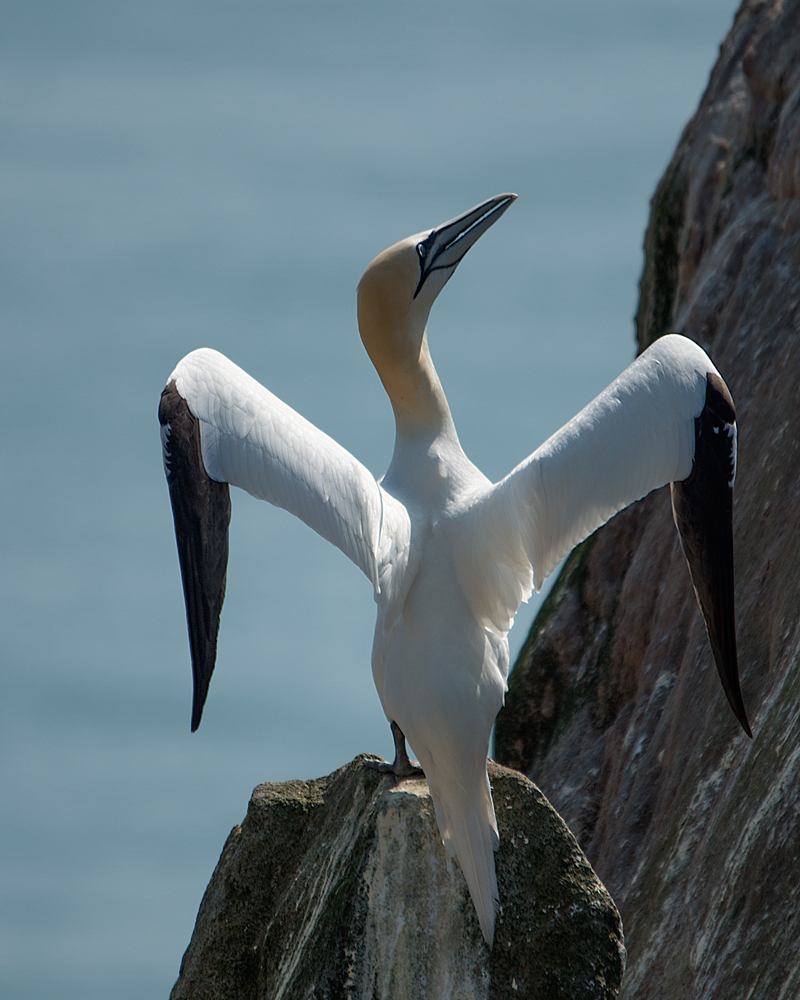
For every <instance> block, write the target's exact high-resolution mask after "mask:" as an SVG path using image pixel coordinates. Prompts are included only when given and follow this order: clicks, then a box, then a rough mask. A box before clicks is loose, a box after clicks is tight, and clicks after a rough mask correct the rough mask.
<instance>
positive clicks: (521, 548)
mask: <svg viewBox="0 0 800 1000" xmlns="http://www.w3.org/2000/svg"><path fill="white" fill-rule="evenodd" d="M714 371H716V369H715V368H714V365H713V364H712V363H711V361H710V360H709V358H708V356H707V355H706V354H705V352H704V351H703V350H702V349H701V348H700V347H698V346H697V344H695V343H694V342H693V341H691V340H688V339H687V338H685V337H681V336H678V335H675V334H671V335H669V336H666V337H662V338H660V339H659V340H658V341H656V343H655V344H653V345H652V346H651V347H650V348H648V349H647V350H646V351H645V352H644V353H643V354H642V355H641V356H640V357H639V358H637V359H636V361H634V363H633V364H632V365H630V367H629V368H627V369H626V370H625V371H624V372H623V373H622V374H621V375H620V376H619V378H617V379H616V380H615V381H614V382H612V383H611V385H610V386H609V387H608V388H607V389H605V390H604V391H603V392H602V393H600V395H599V396H598V397H597V398H596V399H594V400H593V401H592V402H591V403H589V405H588V406H586V407H585V408H584V409H583V410H581V412H580V413H578V414H577V416H575V417H573V418H572V420H570V421H569V423H567V424H565V425H564V427H562V428H561V430H559V431H557V432H556V433H555V434H554V435H553V436H552V437H551V438H549V440H547V441H546V442H545V443H544V444H543V445H542V446H541V447H540V448H538V449H537V450H536V451H535V452H534V453H533V454H532V455H531V456H529V457H528V458H527V459H526V460H525V461H524V462H522V463H521V464H520V465H518V466H517V468H516V469H514V470H513V472H511V473H510V474H509V475H508V476H506V478H505V479H503V480H502V481H501V482H499V483H497V484H496V486H494V487H493V488H492V490H491V491H490V493H489V496H488V497H487V498H486V500H485V502H484V503H481V504H479V505H477V507H476V509H475V511H474V512H473V517H474V519H475V520H474V536H475V538H476V539H481V540H482V541H481V548H483V547H487V548H488V549H490V550H491V551H492V552H494V554H495V559H496V560H497V570H496V575H497V576H498V580H497V581H495V582H494V584H493V586H494V596H492V595H491V594H489V593H488V592H487V589H486V588H485V587H482V588H481V590H482V591H483V593H482V594H481V595H480V596H479V595H478V594H477V593H476V594H475V595H468V599H470V604H471V606H472V607H473V611H475V610H476V608H475V605H476V604H482V605H483V607H482V613H481V615H480V620H482V621H483V622H484V623H485V624H486V625H487V627H491V628H492V629H493V630H496V631H500V632H503V631H506V630H507V629H508V628H509V627H510V625H511V622H512V621H513V616H514V614H515V613H516V609H517V607H518V606H519V602H520V600H524V599H527V598H528V597H529V596H530V593H531V588H532V586H535V587H536V589H537V590H539V589H540V588H541V586H542V584H543V583H544V581H545V580H546V579H547V577H548V576H549V574H550V573H551V572H552V571H553V570H554V569H555V567H556V566H557V565H558V563H559V562H560V560H561V559H562V558H563V557H564V556H565V555H566V554H567V553H568V552H569V551H570V550H571V549H572V548H574V546H575V545H577V544H578V543H579V542H581V541H583V539H584V538H586V537H588V535H590V534H591V533H592V532H593V531H595V530H596V529H597V528H599V527H600V526H601V525H602V524H605V522H606V521H608V520H609V518H611V517H613V515H614V514H616V513H617V512H618V511H620V510H622V509H623V508H624V507H627V506H628V504H631V503H633V502H634V501H635V500H639V499H640V498H641V497H643V496H645V495H646V494H647V493H649V492H650V491H651V490H654V489H656V488H657V487H659V486H664V485H665V484H666V483H669V482H675V481H680V480H682V479H685V478H686V477H687V476H689V475H690V473H691V471H692V461H693V458H694V441H695V428H694V421H695V418H696V417H698V416H699V415H700V413H701V411H702V409H703V406H704V403H705V393H706V376H707V374H708V373H709V372H714ZM479 558H480V556H479ZM487 582H488V581H487Z"/></svg>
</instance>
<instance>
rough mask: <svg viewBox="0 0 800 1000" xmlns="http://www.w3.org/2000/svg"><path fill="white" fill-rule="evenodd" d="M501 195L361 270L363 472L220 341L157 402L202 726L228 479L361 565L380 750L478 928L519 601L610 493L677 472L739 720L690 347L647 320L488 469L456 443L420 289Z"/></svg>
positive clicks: (713, 391) (695, 360) (436, 289)
mask: <svg viewBox="0 0 800 1000" xmlns="http://www.w3.org/2000/svg"><path fill="white" fill-rule="evenodd" d="M515 198H516V195H514V194H501V195H498V196H496V197H494V198H490V199H489V200H488V201H485V202H483V203H482V204H480V205H478V206H477V207H476V208H473V209H471V210H470V211H468V212H465V213H464V214H463V215H460V216H458V217H457V218H455V219H453V220H451V221H450V222H446V223H445V224H444V225H441V226H437V227H436V228H435V229H431V230H428V231H426V232H422V233H417V234H416V235H415V236H410V237H409V238H408V239H405V240H402V241H401V242H400V243H397V244H395V245H394V246H392V247H390V248H389V249H388V250H384V252H383V253H381V254H379V255H378V256H377V257H376V258H375V260H373V261H372V263H371V264H370V265H369V267H368V268H367V270H366V271H365V272H364V275H363V277H362V278H361V281H360V283H359V285H358V327H359V331H360V334H361V339H362V341H363V344H364V347H365V348H366V350H367V353H368V354H369V356H370V358H371V360H372V363H373V364H374V366H375V368H376V370H377V372H378V375H379V376H380V379H381V381H382V383H383V385H384V387H385V389H386V392H387V394H388V396H389V400H390V402H391V404H392V408H393V410H394V416H395V422H396V438H395V445H394V454H393V456H392V460H391V462H390V464H389V467H388V469H387V470H386V473H385V474H384V476H383V477H382V478H381V479H380V480H378V481H377V482H376V481H375V479H374V478H373V476H372V475H371V474H370V472H368V470H367V469H366V468H365V467H364V466H363V465H361V464H360V463H359V462H358V461H357V460H356V459H355V458H353V456H352V455H350V454H349V453H348V452H347V451H346V450H345V449H344V448H342V447H341V446H340V445H338V444H337V443H336V442H335V441H333V440H332V439H331V438H329V437H328V436H327V435H326V434H324V433H323V432H322V431H320V430H318V429H317V428H316V427H315V426H313V425H312V424H310V423H309V422H308V421H307V420H305V419H304V418H303V417H301V416H300V415H299V414H298V413H296V412H295V411H294V410H292V409H291V408H290V407H288V406H287V405H286V404H285V403H283V402H281V401H280V400H279V399H278V398H277V397H276V396H273V395H272V393H271V392H269V391H268V390H267V389H265V388H264V387H263V386H262V385H260V384H259V383H258V382H256V381H255V380H254V379H253V378H251V377H250V376H249V375H247V374H246V373H245V372H244V371H243V370H242V369H241V368H238V367H237V366H236V365H235V364H234V363H233V362H232V361H229V360H228V359H227V358H226V357H224V356H223V355H222V354H219V353H217V352H216V351H214V350H210V349H208V348H203V349H200V350H196V351H193V352H192V353H191V354H188V355H187V356H186V357H185V358H184V359H183V360H182V361H180V362H179V363H178V366H177V367H176V368H175V370H174V371H173V373H172V374H171V375H170V377H169V380H168V382H167V386H166V388H165V389H164V391H163V394H162V396H161V405H160V408H159V419H160V423H161V429H162V445H163V455H164V465H165V470H166V474H167V480H168V483H169V493H170V498H171V501H172V509H173V514H174V521H175V534H176V537H177V542H178V552H179V558H180V567H181V573H182V577H183V587H184V594H185V599H186V613H187V620H188V627H189V642H190V648H191V659H192V670H193V675H194V700H193V706H192V731H194V730H195V729H197V727H198V725H199V724H200V718H201V715H202V712H203V705H204V704H205V700H206V696H207V693H208V686H209V681H210V680H211V675H212V673H213V670H214V663H215V657H216V645H217V632H218V628H219V617H220V610H221V608H222V602H223V599H224V596H225V578H226V567H227V559H228V524H229V521H230V510H231V507H230V497H229V489H228V484H233V485H234V486H238V487H240V488H242V489H244V490H247V492H248V493H251V494H252V495H253V496H256V497H260V498H261V499H263V500H267V501H268V502H269V503H271V504H274V505H275V506H278V507H283V508H284V509H286V510H288V511H290V512H291V513H292V514H295V515H296V516H297V517H299V518H301V519H302V520H303V521H305V523H306V524H308V525H309V526H310V527H311V528H313V529H314V530H315V531H317V532H319V534H321V535H322V536H323V537H324V538H327V539H328V541H330V542H332V543H333V544H334V545H336V546H338V547H339V548H340V549H341V550H342V551H343V552H344V553H345V555H347V556H348V557H349V558H350V559H351V560H352V561H353V562H354V563H355V564H356V565H357V566H359V567H360V568H361V569H362V570H363V572H364V574H365V576H366V577H367V578H368V580H369V581H370V583H371V584H372V587H373V590H374V596H375V601H376V603H377V606H378V617H377V623H376V626H375V637H374V645H373V652H372V674H373V678H374V681H375V686H376V687H377V690H378V695H379V696H380V700H381V705H382V706H383V710H384V712H385V713H386V718H387V719H388V720H389V722H390V724H391V726H392V732H393V734H394V737H395V746H396V755H395V761H394V764H393V765H392V769H393V770H394V771H395V772H396V773H397V774H399V775H401V776H403V775H407V774H410V773H414V772H413V766H412V765H411V764H410V762H409V760H408V757H407V754H406V749H405V740H406V739H408V742H409V744H410V746H411V749H412V751H413V752H414V754H416V756H417V757H418V759H419V762H420V764H421V766H422V769H423V771H424V774H425V777H426V778H427V782H428V786H429V788H430V793H431V796H432V799H433V802H434V805H435V810H436V819H437V821H438V825H439V832H440V834H441V837H442V841H443V842H444V846H445V848H446V849H447V851H448V853H449V854H450V855H451V856H455V857H456V858H457V859H458V862H459V864H460V866H461V869H462V871H463V873H464V876H465V878H466V881H467V885H468V887H469V891H470V893H471V896H472V899H473V901H474V904H475V909H476V911H477V915H478V920H479V923H480V928H481V931H482V933H483V936H484V938H485V940H486V942H487V944H489V945H490V946H491V943H492V940H493V935H494V924H495V914H496V911H497V907H498V905H499V897H498V889H497V879H496V875H495V864H494V852H495V851H496V850H497V847H498V844H499V838H498V833H497V822H496V820H495V812H494V806H493V802H492V793H491V788H490V785H489V778H488V774H487V758H488V753H489V740H490V735H491V730H492V725H493V723H494V719H495V716H496V715H497V712H498V711H499V709H500V707H501V705H502V704H503V698H504V694H505V691H506V687H507V685H506V681H507V678H508V667H509V656H508V642H507V638H506V636H507V633H508V630H509V628H510V627H511V624H512V621H513V618H514V615H515V613H516V611H517V609H518V607H519V604H520V602H521V601H524V600H526V599H527V598H528V597H529V596H530V594H531V592H532V588H534V587H535V588H536V589H537V590H538V589H539V588H541V586H542V584H543V583H544V581H545V579H546V577H547V576H548V575H549V574H550V573H551V572H552V571H553V570H554V569H555V567H556V566H557V565H558V563H559V562H560V560H561V559H562V558H563V557H564V556H565V555H566V554H567V553H568V552H569V551H570V550H571V549H572V548H573V547H574V546H575V545H576V544H577V543H578V542H580V541H581V540H582V539H584V538H586V537H587V536H588V535H589V534H590V533H591V532H593V531H594V530H595V529H596V528H598V527H599V526H600V525H602V524H603V523H604V522H605V521H607V520H608V519H609V518H610V517H612V516H613V515H614V514H615V513H616V512H617V511H619V510H621V509H622V508H624V507H626V506H627V505H628V504H630V503H632V502H633V501H635V500H638V499H639V498H641V497H643V496H645V495H646V494H647V493H649V492H650V491H651V490H653V489H655V488H657V487H659V486H663V485H665V484H667V483H670V484H671V485H670V489H671V496H672V510H673V515H674V519H675V523H676V525H677V528H678V531H679V536H680V541H681V546H682V548H683V552H684V554H685V556H686V559H687V562H688V565H689V571H690V575H691V580H692V583H693V585H694V589H695V592H696V595H697V599H698V601H699V604H700V608H701V610H702V613H703V616H704V618H705V623H706V628H707V632H708V637H709V640H710V645H711V649H712V651H713V655H714V659H715V662H716V666H717V670H718V671H719V676H720V679H721V681H722V686H723V688H724V690H725V693H726V695H727V697H728V701H729V702H730V705H731V707H732V709H733V711H734V713H735V715H736V717H737V719H738V720H739V722H740V723H741V725H742V727H743V728H744V730H745V731H746V732H747V734H748V735H751V733H750V727H749V725H748V722H747V716H746V714H745V708H744V704H743V701H742V695H741V691H740V688H739V673H738V665H737V655H736V636H735V629H734V607H733V536H732V495H733V483H734V479H735V475H736V417H735V413H734V406H733V401H732V399H731V395H730V393H729V391H728V389H727V387H726V385H725V383H724V382H723V380H722V378H721V376H720V375H719V372H718V371H717V369H716V368H715V367H714V365H713V364H712V363H711V361H710V360H709V358H708V357H707V356H706V354H705V353H704V351H703V350H701V348H700V347H698V346H697V344H695V343H693V342H692V341H691V340H689V339H687V338H686V337H683V336H678V335H675V334H672V335H668V336H664V337H661V338H660V339H659V340H657V341H656V342H655V343H654V344H653V345H652V346H651V347H649V348H648V349H647V350H646V351H644V352H643V353H642V354H641V355H640V356H639V357H638V358H637V359H636V360H635V361H634V362H633V364H632V365H630V367H629V368H627V369H626V370H625V371H624V372H623V373H622V374H621V375H620V376H619V377H618V378H617V379H616V380H615V381H614V382H612V384H611V385H610V386H609V387H608V388H607V389H605V390H604V391H603V392H602V393H601V394H600V395H599V396H598V397H597V398H596V399H595V400H594V401H593V402H591V403H589V405H588V406H586V407H585V408H584V409H583V410H581V412H580V413H578V414H577V416H575V417H573V419H572V420H570V421H569V422H568V423H567V424H566V425H565V426H564V427H562V428H561V430H559V431H558V432H557V433H556V434H554V435H553V436H552V437H551V438H550V439H549V440H548V441H546V442H545V443H544V444H543V445H542V446H541V447H540V448H538V449H537V450H536V451H535V452H533V454H532V455H530V456H529V457H528V458H526V459H525V460H524V461H523V462H521V464H520V465H518V466H517V467H516V468H515V469H514V470H513V471H512V472H510V473H509V474H508V475H507V476H506V477H505V478H504V479H502V480H501V481H500V482H498V483H491V482H490V481H489V480H488V479H487V478H486V477H485V476H484V475H483V474H482V473H481V472H480V471H479V470H478V469H477V468H476V467H475V466H474V465H473V464H472V462H470V460H469V459H468V458H467V456H466V455H465V454H464V451H463V450H462V448H461V445H460V443H459V440H458V435H457V434H456V428H455V426H454V424H453V419H452V417H451V415H450V410H449V408H448V405H447V400H446V399H445V394H444V391H443V389H442V385H441V383H440V381H439V378H438V376H437V374H436V370H435V369H434V366H433V361H432V360H431V355H430V351H429V349H428V336H427V325H428V315H429V313H430V310H431V306H432V305H433V303H434V300H435V299H436V297H437V295H438V294H439V293H440V292H441V290H442V288H443V287H444V285H445V284H446V283H447V281H448V280H449V279H450V277H451V276H452V274H453V272H454V271H455V269H456V267H457V266H458V264H459V262H460V261H461V259H462V258H463V257H464V255H465V254H466V252H467V251H468V250H469V248H470V247H471V246H472V245H473V244H474V243H475V242H476V241H477V240H478V238H479V237H480V236H481V235H482V234H483V233H484V232H486V230H487V229H488V228H489V227H490V226H492V225H493V224H494V223H495V222H496V221H497V220H498V219H499V218H500V216H501V215H502V214H503V213H504V212H505V211H506V209H507V208H508V207H509V206H510V205H511V204H512V202H513V201H514V200H515Z"/></svg>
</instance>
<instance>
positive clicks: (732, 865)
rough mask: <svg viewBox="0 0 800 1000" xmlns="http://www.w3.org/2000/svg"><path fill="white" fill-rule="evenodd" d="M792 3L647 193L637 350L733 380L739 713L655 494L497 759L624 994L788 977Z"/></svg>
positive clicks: (548, 625)
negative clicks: (612, 943) (682, 354)
mask: <svg viewBox="0 0 800 1000" xmlns="http://www.w3.org/2000/svg"><path fill="white" fill-rule="evenodd" d="M799 196H800V0H768V2H765V0H746V2H745V3H743V5H742V7H741V9H740V10H739V12H738V14H737V16H736V19H735V22H734V26H733V28H732V30H731V32H730V34H729V35H728V37H727V38H726V39H725V41H724V42H723V44H722V46H721V49H720V57H719V60H718V62H717V65H716V66H715V68H714V70H713V72H712V74H711V79H710V82H709V85H708V89H707V91H706V93H705V95H704V96H703V99H702V102H701V104H700V108H699V110H698V111H697V113H696V115H695V116H694V118H693V119H692V120H691V122H690V123H689V124H688V126H687V127H686V129H685V131H684V134H683V136H682V137H681V140H680V143H679V145H678V148H677V150H676V152H675V155H674V157H673V159H672V162H671V163H670V165H669V167H668V169H667V172H666V174H665V175H664V177H663V179H662V181H661V183H660V184H659V186H658V189H657V191H656V194H655V196H654V198H653V201H652V211H651V217H650V223H649V227H648V230H647V235H646V239H645V266H644V272H643V276H642V280H641V286H640V303H639V309H638V313H637V317H636V325H637V337H638V342H639V348H640V350H641V349H643V348H645V347H646V346H647V345H648V344H650V343H652V341H653V340H655V339H656V338H657V337H659V336H661V335H662V334H664V333H667V332H670V331H677V332H680V333H683V334H685V335H686V336H688V337H691V338H692V339H694V340H696V341H697V342H698V343H700V344H701V345H702V346H703V347H704V348H705V349H706V351H707V352H708V353H709V354H710V356H711V358H712V359H713V360H714V362H715V364H716V365H717V367H718V368H719V370H720V371H721V372H722V374H723V376H724V378H725V379H726V381H727V382H728V385H729V386H730V388H731V391H732V393H733V396H734V399H735V400H736V405H737V413H738V418H739V469H738V475H737V480H736V494H735V506H734V534H735V546H736V574H737V587H736V600H737V614H738V639H739V657H740V664H741V673H742V690H743V694H744V700H745V704H746V706H747V709H748V713H749V716H750V721H751V723H752V726H753V730H754V733H755V739H754V740H753V741H752V742H751V741H749V740H748V739H747V737H746V736H745V735H744V734H743V733H742V732H741V730H740V728H739V726H738V724H737V722H736V720H735V719H734V717H733V715H732V713H731V712H730V710H729V708H728V705H727V703H726V700H725V696H724V694H723V692H722V689H721V687H720V685H719V682H718V679H717V675H716V670H715V669H714V665H713V662H712V658H711V652H710V649H709V647H708V643H707V639H706V636H705V632H704V628H703V623H702V619H701V616H700V612H699V610H698V608H697V604H696V602H695V598H694V594H693V592H692V588H691V584H690V581H689V575H688V572H687V569H686V565H685V562H684V560H683V557H682V554H681V552H680V548H679V545H678V539H677V534H676V531H675V529H674V526H673V524H672V518H671V515H670V507H669V496H668V494H667V491H666V490H661V491H658V492H657V493H655V494H652V495H651V496H649V497H647V498H646V499H645V500H644V501H642V502H640V503H639V504H636V505H635V506H634V507H632V508H630V509H628V510H627V511H625V512H623V513H622V514H620V515H619V516H617V517H616V518H615V519H614V520H613V521H611V522H610V523H609V524H608V525H606V526H605V527H604V528H603V529H601V530H600V531H599V532H597V533H596V534H595V535H594V536H593V537H592V538H590V539H589V540H588V541H587V542H585V543H584V544H583V545H582V546H581V547H579V549H577V550H576V552H575V553H573V555H572V556H571V557H570V559H569V560H568V562H567V564H566V566H565V568H564V571H563V572H562V574H561V576H560V578H559V580H558V581H557V583H556V585H555V587H554V589H553V592H552V594H551V596H550V598H549V599H548V600H547V602H546V603H545V605H544V606H543V608H542V611H541V613H540V615H539V616H538V618H537V620H536V622H535V623H534V625H533V628H532V631H531V634H530V636H529V639H528V642H527V644H526V646H525V648H524V650H523V652H522V654H521V657H520V661H519V663H518V665H517V667H516V669H515V671H514V673H513V675H512V682H511V689H510V692H509V695H508V698H507V701H506V708H505V710H504V712H503V713H502V714H501V716H500V718H499V720H498V725H497V740H496V755H497V757H498V759H499V760H500V761H502V762H503V763H504V764H508V765H510V766H512V767H516V768H519V769H520V770H522V771H524V772H525V773H527V774H528V775H529V776H531V777H532V778H533V779H534V780H535V781H536V782H537V783H538V784H539V786H540V787H541V788H542V790H543V791H544V792H545V794H546V795H547V796H548V798H549V799H550V801H551V802H552V803H553V804H554V805H555V807H556V808H557V809H558V810H559V812H560V813H561V815H562V816H564V817H565V819H566V820H567V822H568V824H569V826H570V828H571V829H572V830H573V832H574V833H575V835H576V837H577V839H578V841H579V842H580V844H581V846H582V847H583V849H584V850H585V851H586V853H587V855H588V857H589V860H590V861H591V862H592V864H593V865H594V867H595V869H596V871H597V872H598V874H599V876H600V877H601V878H602V879H603V881H604V883H605V884H606V886H607V887H608V889H609V891H610V892H611V894H612V895H613V897H614V899H615V901H616V902H617V905H618V906H619V908H620V911H621V913H622V917H623V922H624V925H625V934H626V943H627V946H628V953H629V955H628V971H627V973H626V976H625V979H624V982H623V988H622V992H621V996H624V997H625V998H627V1000H634V998H636V1000H645V998H648V1000H649V998H656V997H658V998H662V997H664V998H677V997H692V998H693V1000H700V998H711V997H716V998H719V997H725V998H726V1000H734V998H742V1000H744V998H746V997H765V998H767V997H768V998H778V997H785V998H789V997H797V996H800V953H798V949H797V940H798V938H799V937H800V910H799V909H798V888H797V883H798V878H797V868H798V854H800V721H798V714H799V713H798V706H800V667H799V665H798V657H800V611H799V610H798V598H799V597H800V563H799V561H798V553H799V552H800V498H799V496H798V494H799V492H800V337H799V336H798V334H799V333H800V330H799V329H798V325H799V323H800V320H799V317H800V197H799Z"/></svg>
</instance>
